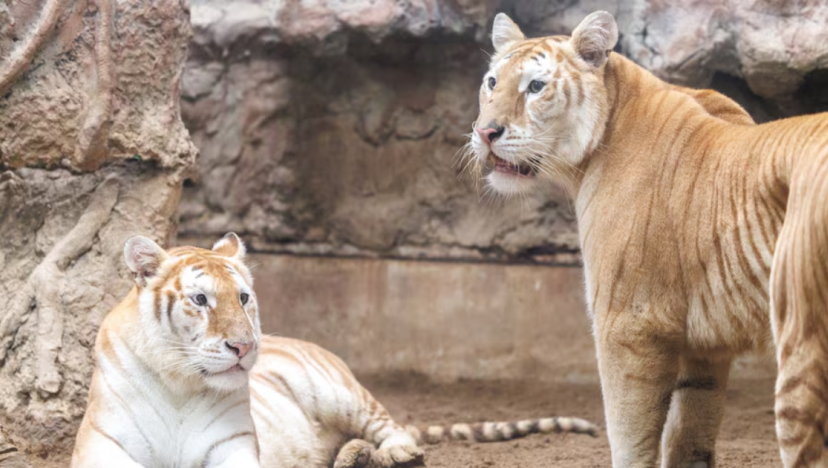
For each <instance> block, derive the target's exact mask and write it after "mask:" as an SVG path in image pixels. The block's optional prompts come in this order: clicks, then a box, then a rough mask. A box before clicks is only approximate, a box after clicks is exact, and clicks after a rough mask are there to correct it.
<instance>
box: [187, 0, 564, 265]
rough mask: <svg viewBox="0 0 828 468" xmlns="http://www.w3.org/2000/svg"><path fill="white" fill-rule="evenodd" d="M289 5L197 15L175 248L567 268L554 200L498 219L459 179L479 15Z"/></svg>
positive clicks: (558, 203) (437, 8)
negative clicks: (193, 181) (198, 241)
mask: <svg viewBox="0 0 828 468" xmlns="http://www.w3.org/2000/svg"><path fill="white" fill-rule="evenodd" d="M354 3H357V2H350V3H347V4H348V5H352V4H354ZM299 5H300V6H296V7H295V8H292V9H290V10H285V9H282V10H280V9H279V8H274V9H271V10H266V9H265V7H264V6H262V5H255V6H253V5H249V4H233V5H228V6H225V7H224V9H219V8H218V7H217V6H213V5H208V6H201V7H199V6H198V5H194V7H193V12H194V13H193V17H194V26H195V32H196V36H195V39H194V47H193V49H192V51H191V56H190V59H189V62H188V66H187V68H186V71H185V75H184V91H183V98H184V103H183V104H182V111H183V115H184V116H185V120H186V122H187V123H188V126H189V128H190V130H191V132H192V134H193V138H194V139H195V141H196V142H197V144H198V145H199V147H200V148H202V159H201V164H200V166H199V170H200V179H199V181H198V186H197V187H194V188H192V189H188V190H187V191H186V195H185V198H184V201H183V202H182V207H181V221H182V230H181V234H182V236H184V237H185V238H186V237H190V238H192V237H199V236H206V237H207V238H211V237H215V235H216V234H218V233H223V232H225V231H226V230H235V231H237V232H239V233H243V234H244V236H245V239H246V240H248V241H250V242H252V244H253V246H254V247H255V248H257V249H259V250H265V251H292V252H301V253H312V254H336V255H369V256H373V255H386V256H402V257H430V258H470V259H495V260H510V259H515V258H529V259H534V260H537V259H543V260H544V261H550V262H551V261H559V262H572V261H573V260H574V259H573V257H572V255H571V252H572V251H573V250H574V249H576V248H577V236H576V234H575V231H574V229H573V228H572V223H573V212H572V210H571V208H570V206H569V204H568V202H567V201H566V197H565V194H563V193H562V192H561V191H560V190H557V191H552V192H550V193H548V194H538V196H536V197H530V198H527V199H523V200H521V201H520V202H518V203H511V204H509V203H502V202H501V201H498V200H493V199H490V198H489V197H487V196H486V195H485V194H482V195H481V194H479V193H478V192H477V190H476V189H475V187H473V185H472V184H471V183H469V182H465V183H464V182H461V181H458V180H457V173H458V168H457V167H455V166H454V162H455V154H456V153H457V151H458V149H460V147H462V146H463V144H464V143H465V142H466V140H465V137H464V134H466V133H468V132H469V131H470V130H471V122H472V120H473V119H474V117H475V115H476V113H477V97H476V94H475V90H476V89H477V86H478V80H479V76H480V74H481V73H482V72H483V70H484V69H485V66H486V55H485V53H484V52H482V51H481V50H480V48H481V46H480V44H479V42H478V39H480V38H477V39H475V38H476V37H477V36H481V35H482V34H481V33H482V32H483V31H484V30H485V27H484V26H483V25H482V21H478V20H476V18H478V17H479V18H488V13H489V10H488V9H484V8H482V7H479V6H477V5H472V4H471V2H470V6H468V8H467V10H456V9H455V10H453V9H451V8H449V7H448V6H446V5H445V4H442V3H439V2H437V3H428V4H425V5H424V6H423V7H422V8H419V9H418V8H415V7H414V6H409V7H408V9H407V10H400V8H401V7H400V6H399V4H398V2H376V3H375V4H372V5H371V4H369V3H368V2H366V3H364V4H360V5H362V6H361V7H360V8H361V10H360V9H359V8H357V7H356V6H350V7H345V6H342V7H341V11H335V12H331V10H329V9H325V8H321V7H320V8H317V9H310V8H303V7H301V4H299ZM342 5H346V3H343V4H342ZM285 8H287V7H285ZM369 11H370V12H371V14H370V15H368V13H366V12H369ZM401 11H402V13H401ZM366 15H367V16H366ZM238 18H243V19H238ZM253 18H258V19H257V20H255V21H254V20H253ZM272 18H276V20H270V19H272ZM382 18H384V19H382ZM380 19H382V21H380ZM236 20H238V21H239V22H243V23H244V26H243V25H241V24H239V25H237V26H233V21H236ZM251 25H255V26H251ZM244 33H246V35H245V34H244ZM431 37H440V38H441V40H440V41H439V42H434V41H432V40H430V39H429V38H431ZM480 40H482V39H480ZM481 197H482V201H481ZM550 233H551V234H552V235H551V236H550ZM192 240H193V239H188V241H192Z"/></svg>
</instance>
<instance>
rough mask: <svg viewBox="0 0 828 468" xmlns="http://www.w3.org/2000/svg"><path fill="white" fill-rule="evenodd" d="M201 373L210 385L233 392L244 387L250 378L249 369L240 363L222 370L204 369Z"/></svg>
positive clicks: (216, 388) (205, 381)
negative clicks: (210, 370) (209, 370)
mask: <svg viewBox="0 0 828 468" xmlns="http://www.w3.org/2000/svg"><path fill="white" fill-rule="evenodd" d="M201 375H202V377H203V378H204V383H205V384H207V386H208V387H210V388H212V389H214V390H219V391H224V392H232V391H233V390H238V389H240V388H242V387H244V386H245V385H247V382H248V379H249V375H248V371H247V370H245V369H244V368H243V367H241V366H240V365H238V364H236V365H235V366H233V367H231V368H229V369H227V370H224V371H221V372H208V371H206V370H202V371H201Z"/></svg>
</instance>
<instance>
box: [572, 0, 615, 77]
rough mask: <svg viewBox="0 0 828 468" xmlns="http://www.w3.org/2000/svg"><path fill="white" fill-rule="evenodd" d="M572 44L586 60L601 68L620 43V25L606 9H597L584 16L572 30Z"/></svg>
mask: <svg viewBox="0 0 828 468" xmlns="http://www.w3.org/2000/svg"><path fill="white" fill-rule="evenodd" d="M570 42H571V43H572V46H573V47H574V48H575V51H576V52H578V55H579V56H580V57H581V59H583V60H584V61H585V62H587V63H589V64H590V65H592V66H593V67H595V68H600V67H601V66H603V65H604V63H606V62H607V57H608V56H609V53H610V51H611V50H612V49H613V48H615V44H616V43H618V25H617V24H615V18H613V17H612V15H611V14H609V13H607V12H606V11H596V12H595V13H592V14H591V15H589V16H587V17H586V18H584V20H583V21H581V24H579V25H578V27H577V28H575V31H572V39H570Z"/></svg>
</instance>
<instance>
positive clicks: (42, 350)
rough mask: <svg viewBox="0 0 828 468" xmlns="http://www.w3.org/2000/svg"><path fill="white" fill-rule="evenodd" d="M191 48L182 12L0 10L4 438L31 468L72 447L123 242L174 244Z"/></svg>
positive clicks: (155, 1)
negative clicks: (33, 460)
mask: <svg viewBox="0 0 828 468" xmlns="http://www.w3.org/2000/svg"><path fill="white" fill-rule="evenodd" d="M189 38H190V24H189V11H188V9H187V6H186V5H185V4H184V3H181V2H179V1H178V0H152V1H142V2H134V1H129V0H98V1H97V2H72V1H64V0H48V1H42V2H11V3H9V2H3V3H0V57H2V58H3V60H2V61H0V266H2V268H0V304H4V307H3V309H2V312H0V426H3V427H5V428H6V429H7V430H10V431H11V432H13V433H14V435H15V440H16V441H18V442H21V441H22V442H21V444H22V445H23V446H22V447H21V448H23V449H25V450H26V451H27V452H29V453H33V454H36V455H37V456H38V457H39V458H40V459H44V460H48V459H49V457H50V456H51V455H52V454H54V453H56V452H61V451H65V450H68V449H71V443H72V440H73V438H74V433H75V429H76V424H77V423H78V422H79V418H80V417H81V416H82V415H83V412H84V410H85V408H86V394H87V388H88V382H89V380H90V378H91V374H92V365H93V355H92V348H93V346H94V342H95V336H96V333H97V329H98V325H99V324H100V322H101V320H102V319H103V317H104V315H105V314H106V313H107V312H109V310H110V309H111V308H112V307H113V306H114V305H115V304H117V302H119V301H120V299H121V298H122V297H123V296H124V295H125V294H126V292H127V291H128V290H129V288H130V286H131V284H132V281H131V276H130V275H129V274H128V272H127V270H126V267H125V266H123V261H122V256H123V245H124V241H125V240H126V239H127V237H129V236H131V235H134V234H136V233H143V234H145V235H148V236H150V237H153V238H155V239H156V240H158V241H160V242H162V243H170V242H171V241H172V239H173V238H174V236H175V232H176V227H177V223H176V209H177V207H178V201H179V199H180V195H181V187H182V184H183V181H184V179H185V178H186V177H188V174H189V173H190V170H191V168H192V165H193V164H194V162H195V158H196V155H197V152H196V150H195V147H194V146H193V144H192V142H191V141H190V139H189V135H188V133H187V130H186V129H185V127H184V125H183V124H182V122H181V118H180V110H179V109H180V108H179V104H178V102H179V82H180V76H181V71H182V68H183V63H184V60H185V57H186V51H187V43H188V40H189ZM3 439H4V442H2V443H4V444H6V443H8V441H9V440H11V438H9V437H6V436H5V435H4V436H3ZM4 453H7V451H5V449H4ZM8 453H11V452H8ZM60 463H62V465H63V466H65V463H66V459H65V458H64V459H63V460H62V461H61V462H60Z"/></svg>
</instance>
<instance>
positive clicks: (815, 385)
mask: <svg viewBox="0 0 828 468" xmlns="http://www.w3.org/2000/svg"><path fill="white" fill-rule="evenodd" d="M822 172H823V174H822V176H820V178H819V179H816V178H815V179H814V180H820V181H823V180H825V179H824V176H825V172H826V171H822ZM817 176H819V174H818V173H817V174H815V175H814V177H817ZM819 185H823V186H824V185H825V184H824V183H821V184H819ZM807 192H808V190H807V189H805V190H803V189H802V188H800V190H793V189H792V190H791V198H790V199H789V201H788V206H789V209H788V212H787V214H786V217H785V224H784V226H783V228H782V231H781V232H780V234H779V240H778V242H777V247H776V252H775V253H774V258H773V266H772V268H771V325H772V329H773V335H774V340H775V341H776V357H777V362H778V365H779V373H778V375H777V380H776V405H775V410H776V435H777V437H778V439H779V449H780V452H781V455H782V462H783V463H784V465H785V466H786V467H789V468H792V467H825V466H828V453H826V435H828V287H827V286H826V285H828V267H827V266H826V265H828V214H826V207H825V205H824V203H825V197H822V199H821V200H818V201H817V203H819V208H815V207H810V206H804V207H803V202H804V200H803V196H804V195H807ZM803 208H805V209H803Z"/></svg>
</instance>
